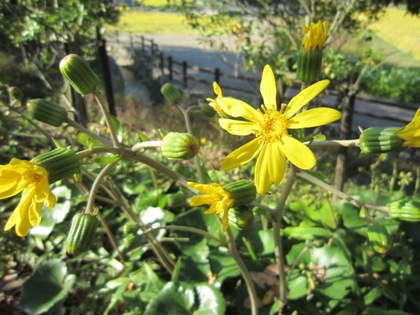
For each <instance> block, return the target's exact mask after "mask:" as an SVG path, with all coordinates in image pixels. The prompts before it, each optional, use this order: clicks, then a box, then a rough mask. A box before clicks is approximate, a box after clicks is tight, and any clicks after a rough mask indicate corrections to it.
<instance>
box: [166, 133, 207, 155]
mask: <svg viewBox="0 0 420 315" xmlns="http://www.w3.org/2000/svg"><path fill="white" fill-rule="evenodd" d="M161 149H162V154H163V156H165V157H166V158H168V159H169V160H189V159H192V158H193V157H195V156H196V155H197V153H198V151H199V150H200V143H199V142H198V140H197V138H195V137H194V136H193V135H191V134H189V133H178V132H170V133H168V134H167V135H166V136H165V137H164V138H163V139H162V143H161Z"/></svg>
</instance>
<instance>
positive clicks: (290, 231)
mask: <svg viewBox="0 0 420 315" xmlns="http://www.w3.org/2000/svg"><path fill="white" fill-rule="evenodd" d="M283 232H284V234H285V235H287V236H289V237H291V238H296V239H299V240H307V239H309V240H312V239H314V238H318V237H326V238H330V237H331V236H332V233H331V231H330V230H328V229H324V228H320V227H306V226H297V227H287V228H285V229H284V230H283Z"/></svg>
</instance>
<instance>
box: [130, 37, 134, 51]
mask: <svg viewBox="0 0 420 315" xmlns="http://www.w3.org/2000/svg"><path fill="white" fill-rule="evenodd" d="M130 47H131V49H133V48H134V43H133V34H132V33H130Z"/></svg>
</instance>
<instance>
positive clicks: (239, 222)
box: [228, 206, 254, 230]
mask: <svg viewBox="0 0 420 315" xmlns="http://www.w3.org/2000/svg"><path fill="white" fill-rule="evenodd" d="M228 217H229V221H230V222H231V223H233V224H234V225H236V226H237V227H238V229H240V230H244V229H248V228H250V227H251V226H252V224H254V213H253V212H252V210H251V208H249V207H247V206H241V207H239V208H232V209H230V210H229V214H228Z"/></svg>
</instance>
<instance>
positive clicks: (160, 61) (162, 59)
mask: <svg viewBox="0 0 420 315" xmlns="http://www.w3.org/2000/svg"><path fill="white" fill-rule="evenodd" d="M159 66H160V72H161V73H162V75H164V74H165V58H163V52H160V53H159Z"/></svg>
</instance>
